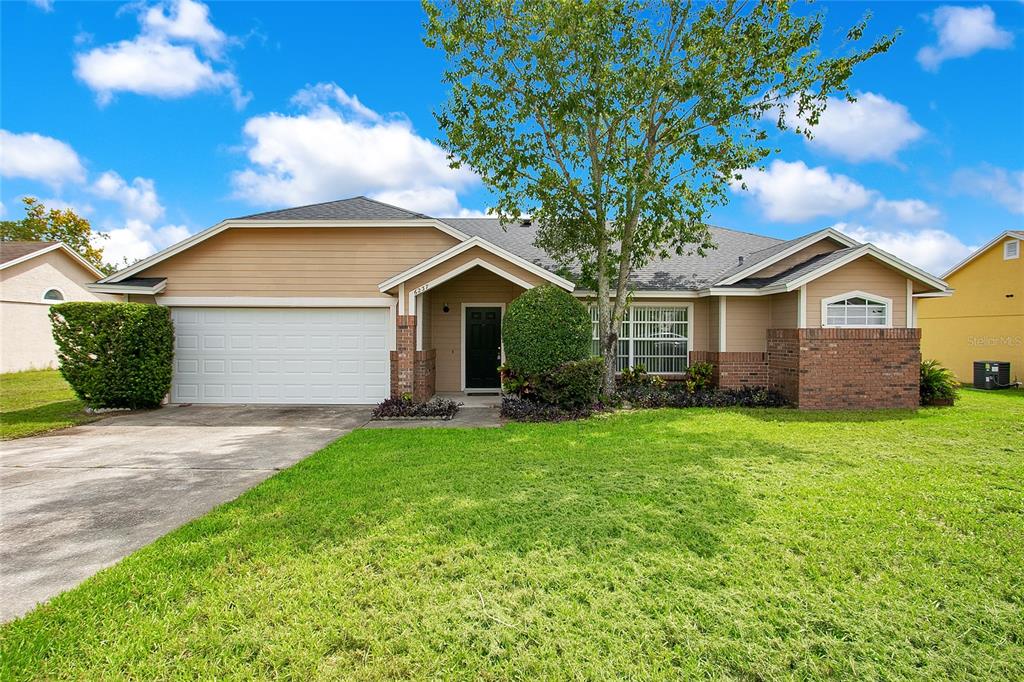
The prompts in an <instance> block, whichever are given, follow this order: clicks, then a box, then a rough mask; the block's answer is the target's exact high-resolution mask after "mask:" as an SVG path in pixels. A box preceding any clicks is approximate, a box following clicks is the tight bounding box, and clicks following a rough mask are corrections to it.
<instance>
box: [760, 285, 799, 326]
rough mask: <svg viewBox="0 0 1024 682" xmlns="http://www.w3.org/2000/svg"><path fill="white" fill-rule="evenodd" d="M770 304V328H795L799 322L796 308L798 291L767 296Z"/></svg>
mask: <svg viewBox="0 0 1024 682" xmlns="http://www.w3.org/2000/svg"><path fill="white" fill-rule="evenodd" d="M768 300H769V302H770V304H771V319H770V326H771V328H772V329H795V328H796V326H797V325H798V324H799V314H798V311H797V309H798V308H799V306H800V292H797V291H791V292H790V293H788V294H775V295H774V296H769V297H768Z"/></svg>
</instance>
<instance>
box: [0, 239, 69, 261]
mask: <svg viewBox="0 0 1024 682" xmlns="http://www.w3.org/2000/svg"><path fill="white" fill-rule="evenodd" d="M56 243H57V242H15V241H10V242H8V241H0V263H7V262H9V261H12V260H18V259H19V258H22V257H24V256H27V255H29V254H30V253H35V252H36V251H41V250H43V249H45V248H47V247H48V246H53V245H54V244H56Z"/></svg>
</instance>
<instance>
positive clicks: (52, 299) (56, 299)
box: [43, 289, 64, 303]
mask: <svg viewBox="0 0 1024 682" xmlns="http://www.w3.org/2000/svg"><path fill="white" fill-rule="evenodd" d="M63 300H64V294H62V293H61V291H60V289H47V290H46V293H45V294H43V301H45V302H47V303H60V302H61V301H63Z"/></svg>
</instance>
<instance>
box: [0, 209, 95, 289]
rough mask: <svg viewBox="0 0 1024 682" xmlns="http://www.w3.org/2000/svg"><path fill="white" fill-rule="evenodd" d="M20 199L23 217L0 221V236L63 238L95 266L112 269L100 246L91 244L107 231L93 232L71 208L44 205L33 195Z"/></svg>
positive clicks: (46, 239) (59, 239)
mask: <svg viewBox="0 0 1024 682" xmlns="http://www.w3.org/2000/svg"><path fill="white" fill-rule="evenodd" d="M22 203H24V204H25V217H24V218H22V219H21V220H5V221H2V222H0V239H2V240H3V241H32V242H34V241H41V242H62V243H63V244H64V245H65V246H67V247H68V248H70V249H72V250H73V251H76V252H77V253H78V254H79V255H80V256H82V258H84V259H85V260H87V261H88V262H89V263H92V264H93V265H94V266H96V268H97V269H99V270H101V271H103V272H105V273H108V274H109V273H110V272H113V271H114V268H111V267H109V266H107V265H105V264H104V262H103V249H102V248H101V247H98V246H96V245H95V244H94V238H98V239H109V235H107V234H103V233H99V232H96V233H94V232H93V231H92V226H91V225H90V224H89V221H88V220H86V219H85V218H83V217H81V216H79V215H78V214H77V213H75V212H74V211H73V210H71V209H70V208H65V209H60V208H51V209H47V208H46V206H44V205H43V203H42V202H41V201H39V200H38V199H36V198H35V197H23V198H22Z"/></svg>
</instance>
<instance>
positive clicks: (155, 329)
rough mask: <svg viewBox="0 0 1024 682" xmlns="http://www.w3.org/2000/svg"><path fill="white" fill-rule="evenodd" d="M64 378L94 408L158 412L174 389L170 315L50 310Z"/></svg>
mask: <svg viewBox="0 0 1024 682" xmlns="http://www.w3.org/2000/svg"><path fill="white" fill-rule="evenodd" d="M50 320H51V322H52V323H53V339H54V341H55V342H56V343H57V358H58V360H59V362H60V373H61V374H62V375H63V376H64V379H66V380H67V382H68V383H69V384H70V385H71V389H72V390H73V391H74V392H75V394H76V395H77V396H78V397H79V398H80V399H81V400H82V402H84V403H85V404H86V405H89V406H90V407H129V408H133V409H135V408H140V407H156V406H157V405H159V404H160V401H161V400H163V397H164V396H165V395H167V392H168V391H169V390H170V388H171V371H172V363H173V360H174V326H173V324H172V322H171V313H170V310H169V309H167V308H164V307H161V306H156V305H147V304H143V303H81V302H76V303H61V304H59V305H55V306H52V307H51V308H50Z"/></svg>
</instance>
